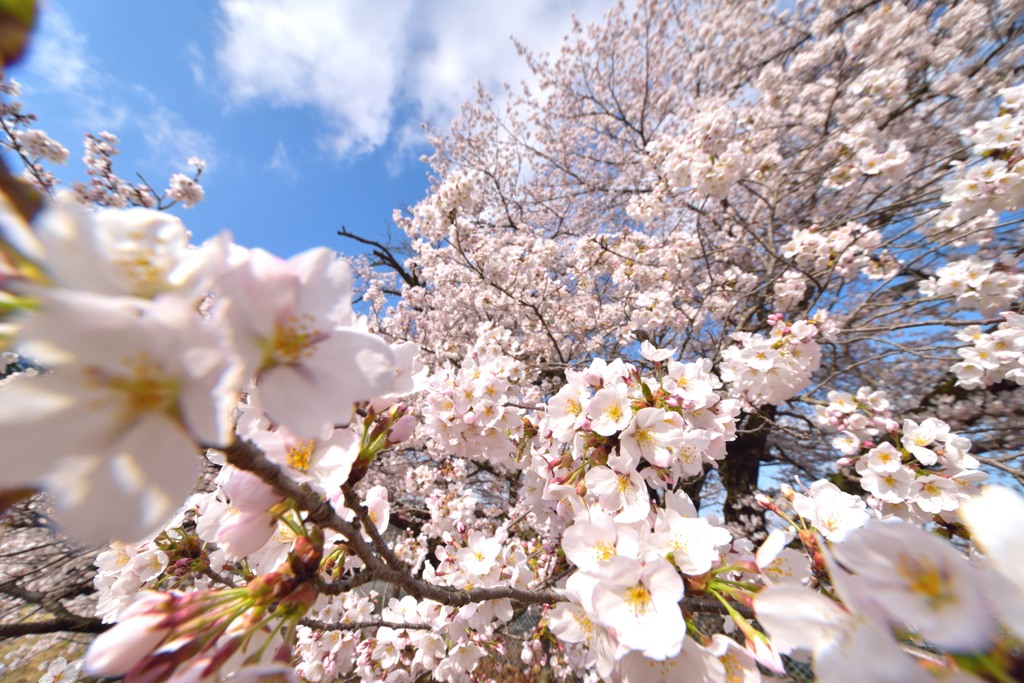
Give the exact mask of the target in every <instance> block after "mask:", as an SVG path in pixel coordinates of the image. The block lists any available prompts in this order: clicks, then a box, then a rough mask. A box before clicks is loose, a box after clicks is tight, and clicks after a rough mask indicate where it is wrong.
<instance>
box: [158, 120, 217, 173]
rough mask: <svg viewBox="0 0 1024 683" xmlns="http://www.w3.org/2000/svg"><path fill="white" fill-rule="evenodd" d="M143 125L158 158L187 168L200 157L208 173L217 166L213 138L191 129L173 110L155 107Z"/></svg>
mask: <svg viewBox="0 0 1024 683" xmlns="http://www.w3.org/2000/svg"><path fill="white" fill-rule="evenodd" d="M140 125H141V126H142V134H143V138H144V139H145V140H146V145H148V146H149V149H150V151H151V152H152V153H153V156H154V157H155V158H156V159H161V160H163V161H164V162H165V163H166V162H167V161H171V162H172V163H175V164H177V165H179V166H181V167H182V168H183V169H184V167H185V163H186V161H187V159H188V158H189V157H191V156H197V157H199V158H200V159H202V160H203V161H205V162H206V170H207V172H209V171H211V170H212V169H213V168H215V167H216V165H217V153H216V151H215V150H214V145H213V141H212V140H211V139H210V137H209V136H208V135H206V134H204V133H201V132H199V131H198V130H195V129H194V128H191V127H189V125H188V124H187V123H186V122H185V120H184V119H183V118H182V117H181V116H180V115H179V114H177V113H175V112H173V111H171V110H170V109H167V108H166V107H162V106H156V107H155V108H154V109H153V110H152V111H151V112H149V114H147V115H146V116H145V119H144V120H143V121H141V122H140Z"/></svg>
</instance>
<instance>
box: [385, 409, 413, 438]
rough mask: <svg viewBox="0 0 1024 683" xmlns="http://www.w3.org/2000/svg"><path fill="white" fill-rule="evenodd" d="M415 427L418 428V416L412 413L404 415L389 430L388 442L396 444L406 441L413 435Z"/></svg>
mask: <svg viewBox="0 0 1024 683" xmlns="http://www.w3.org/2000/svg"><path fill="white" fill-rule="evenodd" d="M414 429H416V418H415V417H414V416H412V415H403V416H402V417H400V418H398V420H396V421H395V423H394V424H393V425H391V429H389V430H388V443H389V444H396V443H401V442H403V441H405V440H406V439H408V438H409V437H410V436H412V432H413V430H414Z"/></svg>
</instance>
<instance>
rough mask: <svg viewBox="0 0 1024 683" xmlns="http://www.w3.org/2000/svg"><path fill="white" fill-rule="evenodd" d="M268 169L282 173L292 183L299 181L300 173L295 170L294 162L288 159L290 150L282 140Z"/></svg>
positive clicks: (267, 166) (275, 148)
mask: <svg viewBox="0 0 1024 683" xmlns="http://www.w3.org/2000/svg"><path fill="white" fill-rule="evenodd" d="M266 168H267V169H269V170H271V171H276V172H278V173H280V174H281V175H282V176H284V178H285V179H286V180H287V181H288V182H290V183H294V182H295V181H297V180H298V179H299V173H298V171H296V170H295V166H293V165H292V161H291V159H290V158H289V157H288V149H287V148H286V147H285V146H284V143H283V142H281V141H280V140H278V142H277V146H276V147H274V153H273V154H272V155H271V156H270V161H268V162H267V165H266Z"/></svg>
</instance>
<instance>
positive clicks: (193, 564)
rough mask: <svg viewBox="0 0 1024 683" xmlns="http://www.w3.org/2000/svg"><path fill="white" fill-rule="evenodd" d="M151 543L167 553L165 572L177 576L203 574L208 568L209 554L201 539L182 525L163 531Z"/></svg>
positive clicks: (184, 576)
mask: <svg viewBox="0 0 1024 683" xmlns="http://www.w3.org/2000/svg"><path fill="white" fill-rule="evenodd" d="M153 545H155V546H156V547H157V548H158V549H160V550H162V551H163V552H164V553H165V554H166V555H167V569H166V572H167V573H168V574H170V575H171V576H174V577H177V578H186V577H189V576H192V575H195V574H203V573H205V572H206V571H207V570H208V569H209V568H210V556H209V555H208V554H207V552H206V548H205V547H204V546H205V544H204V543H203V540H202V539H201V538H199V536H197V535H196V534H195V532H193V531H189V530H187V529H185V528H184V527H178V528H176V529H168V530H167V531H163V532H161V533H160V535H158V536H157V537H156V538H155V539H154V540H153Z"/></svg>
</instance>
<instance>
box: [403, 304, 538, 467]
mask: <svg viewBox="0 0 1024 683" xmlns="http://www.w3.org/2000/svg"><path fill="white" fill-rule="evenodd" d="M516 352H517V349H516V348H515V342H514V341H513V340H512V339H511V332H510V331H509V330H506V329H501V328H493V327H492V326H491V325H489V324H486V323H485V324H483V325H481V327H480V328H479V329H478V338H477V341H476V343H475V344H474V345H473V346H472V347H470V348H469V349H467V350H466V355H465V360H464V361H463V362H462V364H461V366H460V367H459V368H455V367H453V366H452V365H451V364H448V365H446V366H445V367H443V368H440V369H439V370H437V371H436V372H435V373H434V374H432V375H431V376H430V378H429V380H428V384H427V388H426V391H425V393H424V401H423V410H422V426H423V431H424V432H425V433H427V434H429V438H430V439H431V440H432V441H433V442H434V443H436V444H437V445H438V447H439V448H440V449H441V450H442V451H445V452H448V453H451V454H452V455H455V456H458V457H460V458H486V459H487V460H488V461H489V462H490V463H491V464H492V465H496V466H500V467H503V468H508V469H516V468H518V466H519V465H518V462H517V461H518V451H519V445H518V443H517V442H516V441H514V440H513V439H512V437H511V435H513V434H515V432H516V431H517V430H518V429H519V427H520V426H521V424H522V415H523V412H524V411H523V410H522V408H521V407H520V406H522V405H523V403H524V401H525V400H526V399H525V397H524V393H525V390H526V389H527V387H525V386H524V382H525V379H526V377H525V374H526V366H525V365H524V364H523V363H522V362H520V361H517V360H516V359H515V358H514V355H515V354H516Z"/></svg>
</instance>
